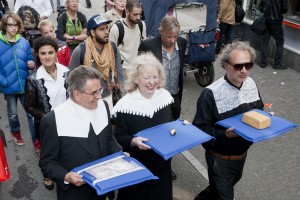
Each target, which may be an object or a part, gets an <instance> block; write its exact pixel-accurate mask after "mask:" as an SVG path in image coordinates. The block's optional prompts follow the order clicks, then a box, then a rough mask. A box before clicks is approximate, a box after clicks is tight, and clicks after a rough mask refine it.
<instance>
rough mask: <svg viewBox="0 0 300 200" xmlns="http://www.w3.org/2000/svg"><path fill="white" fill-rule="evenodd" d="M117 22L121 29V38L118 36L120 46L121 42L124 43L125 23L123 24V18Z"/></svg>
mask: <svg viewBox="0 0 300 200" xmlns="http://www.w3.org/2000/svg"><path fill="white" fill-rule="evenodd" d="M115 24H116V25H117V27H118V30H119V38H118V44H117V46H119V45H120V44H124V42H123V39H124V25H123V23H122V21H121V20H118V21H116V22H115Z"/></svg>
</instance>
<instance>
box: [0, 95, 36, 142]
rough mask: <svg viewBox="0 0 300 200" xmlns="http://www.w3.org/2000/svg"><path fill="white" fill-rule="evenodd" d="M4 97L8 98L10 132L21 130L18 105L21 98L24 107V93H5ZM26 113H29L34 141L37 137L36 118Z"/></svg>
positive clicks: (28, 118)
mask: <svg viewBox="0 0 300 200" xmlns="http://www.w3.org/2000/svg"><path fill="white" fill-rule="evenodd" d="M4 97H5V99H6V104H7V116H8V122H9V127H10V132H15V131H20V121H19V117H18V109H17V105H18V99H19V100H20V102H21V104H22V106H23V108H24V94H9V95H4ZM26 114H27V120H28V125H29V131H30V134H31V139H32V141H33V140H34V138H35V131H34V118H33V117H32V116H31V115H30V114H28V113H26Z"/></svg>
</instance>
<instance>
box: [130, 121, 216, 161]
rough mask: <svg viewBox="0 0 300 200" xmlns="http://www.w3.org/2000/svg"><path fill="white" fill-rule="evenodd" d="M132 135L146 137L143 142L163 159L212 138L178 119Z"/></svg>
mask: <svg viewBox="0 0 300 200" xmlns="http://www.w3.org/2000/svg"><path fill="white" fill-rule="evenodd" d="M174 131H175V132H174ZM172 132H173V133H172ZM134 136H135V137H138V136H141V137H144V138H147V139H148V141H147V142H145V144H147V145H149V146H150V147H151V148H152V149H153V150H154V151H155V152H157V153H158V154H159V155H161V156H162V157H163V158H164V159H165V160H168V159H169V158H171V157H172V156H174V155H176V154H178V153H180V152H182V151H185V150H187V149H190V148H192V147H195V146H197V145H199V144H202V143H203V142H207V141H208V140H210V139H212V136H210V135H208V134H206V133H204V132H203V131H201V130H200V129H198V128H197V127H196V126H194V125H192V124H190V123H188V124H186V123H184V121H182V120H180V119H178V120H176V121H172V122H168V123H164V124H160V125H158V126H154V127H151V128H148V129H145V130H143V131H140V132H138V133H137V134H135V135H134Z"/></svg>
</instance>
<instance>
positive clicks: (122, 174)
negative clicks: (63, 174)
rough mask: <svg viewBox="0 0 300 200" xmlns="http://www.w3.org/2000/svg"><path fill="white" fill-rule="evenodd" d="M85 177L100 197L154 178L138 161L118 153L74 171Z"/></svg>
mask: <svg viewBox="0 0 300 200" xmlns="http://www.w3.org/2000/svg"><path fill="white" fill-rule="evenodd" d="M72 171H73V172H76V173H78V174H80V175H82V176H83V179H84V181H85V182H86V183H88V184H89V185H90V186H92V187H93V188H94V189H96V191H97V194H98V195H102V194H105V193H107V192H110V191H113V190H117V189H120V188H123V187H126V186H130V185H134V184H137V183H140V182H143V181H146V180H152V179H153V180H155V179H158V177H156V176H154V175H153V174H152V173H151V172H150V171H149V170H148V169H147V168H146V167H145V166H144V165H142V164H141V163H140V162H139V161H138V160H136V159H134V158H132V157H127V156H125V155H124V154H123V153H122V152H117V153H114V154H112V155H109V156H107V157H104V158H101V159H98V160H95V161H93V162H90V163H87V164H85V165H82V166H80V167H76V168H74V169H73V170H72Z"/></svg>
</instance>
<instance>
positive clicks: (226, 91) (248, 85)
mask: <svg viewBox="0 0 300 200" xmlns="http://www.w3.org/2000/svg"><path fill="white" fill-rule="evenodd" d="M207 88H209V89H211V90H212V92H213V95H214V99H215V102H216V106H217V109H218V112H219V114H221V113H225V112H227V111H230V110H232V109H234V108H237V107H238V106H240V105H242V104H244V103H251V102H255V101H257V100H259V99H260V97H259V93H258V89H257V86H256V84H255V82H254V81H253V80H252V78H250V77H248V78H247V79H246V80H245V81H244V82H243V85H242V87H241V88H240V89H238V88H236V87H234V86H232V85H231V84H229V83H228V82H227V81H226V80H225V79H224V77H221V78H220V79H219V80H217V81H215V82H214V83H212V84H211V85H209V86H208V87H207Z"/></svg>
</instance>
